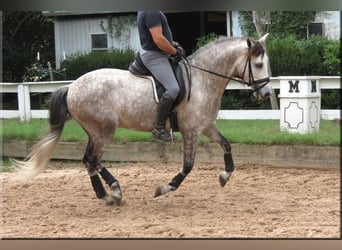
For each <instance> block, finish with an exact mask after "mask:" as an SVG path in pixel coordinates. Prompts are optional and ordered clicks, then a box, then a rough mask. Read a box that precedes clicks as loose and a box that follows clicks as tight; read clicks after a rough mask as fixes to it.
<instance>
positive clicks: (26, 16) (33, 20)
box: [3, 11, 54, 82]
mask: <svg viewBox="0 0 342 250" xmlns="http://www.w3.org/2000/svg"><path fill="white" fill-rule="evenodd" d="M37 52H39V53H40V59H41V60H40V63H41V64H44V65H46V63H47V62H48V61H50V62H52V61H54V30H53V23H52V21H51V20H48V19H47V18H46V17H45V16H43V15H42V14H41V12H34V11H4V12H3V81H8V82H21V81H23V75H24V74H25V72H26V70H27V68H29V67H30V66H31V65H32V64H33V63H34V62H37Z"/></svg>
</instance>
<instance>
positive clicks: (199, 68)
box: [182, 55, 270, 93]
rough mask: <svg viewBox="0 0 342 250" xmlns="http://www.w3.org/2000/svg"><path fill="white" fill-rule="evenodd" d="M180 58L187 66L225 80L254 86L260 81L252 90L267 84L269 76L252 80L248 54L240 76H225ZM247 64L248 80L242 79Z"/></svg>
mask: <svg viewBox="0 0 342 250" xmlns="http://www.w3.org/2000/svg"><path fill="white" fill-rule="evenodd" d="M182 59H183V60H184V61H185V64H186V65H187V66H188V67H192V68H195V69H198V70H201V71H204V72H206V73H209V74H211V75H215V76H218V77H222V78H224V79H227V80H234V81H237V82H240V83H242V84H246V85H247V86H248V87H254V86H256V85H259V84H261V83H262V84H261V85H260V86H258V87H256V88H253V92H255V91H258V90H259V89H261V88H263V87H264V86H265V85H266V84H268V83H269V82H270V78H269V77H266V78H262V79H259V80H254V75H253V71H252V65H251V56H250V55H248V57H247V60H246V63H245V66H244V69H243V72H242V74H241V76H226V75H222V74H220V73H217V72H214V71H211V70H207V69H204V68H201V67H198V66H196V65H193V64H190V63H189V61H188V60H187V59H186V58H185V57H184V58H182ZM247 66H248V82H246V81H245V80H243V78H244V75H245V73H246V69H247ZM253 92H252V93H253Z"/></svg>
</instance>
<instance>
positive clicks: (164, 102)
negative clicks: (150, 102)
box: [152, 95, 174, 141]
mask: <svg viewBox="0 0 342 250" xmlns="http://www.w3.org/2000/svg"><path fill="white" fill-rule="evenodd" d="M173 102H174V100H173V99H172V98H171V97H169V96H168V95H163V96H162V97H161V98H160V100H159V103H158V110H157V112H158V114H157V122H156V126H155V128H154V129H153V131H152V134H153V139H155V140H163V141H171V140H172V137H171V134H170V132H168V131H166V130H165V125H166V120H167V118H168V117H169V114H170V112H171V110H172V106H173Z"/></svg>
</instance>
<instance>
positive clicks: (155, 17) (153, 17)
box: [137, 11, 173, 51]
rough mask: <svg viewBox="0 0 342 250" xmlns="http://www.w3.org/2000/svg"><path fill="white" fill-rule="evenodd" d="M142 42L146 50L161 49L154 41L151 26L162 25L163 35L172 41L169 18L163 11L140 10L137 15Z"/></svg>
mask: <svg viewBox="0 0 342 250" xmlns="http://www.w3.org/2000/svg"><path fill="white" fill-rule="evenodd" d="M137 21H138V30H139V37H140V44H141V47H142V48H143V49H144V50H154V51H161V50H160V49H159V48H158V46H157V45H156V44H155V43H154V42H153V39H152V35H151V33H150V31H149V29H150V28H153V27H156V26H161V27H162V30H163V35H164V36H165V37H166V39H167V40H168V41H169V42H170V43H172V41H173V38H172V32H171V29H170V27H169V24H168V22H167V18H166V16H165V15H164V13H162V12H161V11H138V15H137Z"/></svg>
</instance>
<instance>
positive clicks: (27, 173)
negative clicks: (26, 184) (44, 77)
mask: <svg viewBox="0 0 342 250" xmlns="http://www.w3.org/2000/svg"><path fill="white" fill-rule="evenodd" d="M67 94H68V86H63V87H61V88H59V89H57V90H56V91H54V92H53V93H52V95H51V99H50V107H49V113H50V118H49V123H50V132H49V133H47V134H46V135H45V136H44V137H43V138H42V139H41V140H39V141H38V142H37V144H35V145H34V147H33V149H32V151H31V153H30V154H29V155H28V156H27V158H26V160H24V161H17V160H13V165H14V167H15V168H16V169H17V170H18V171H17V174H18V175H17V176H16V177H15V179H18V180H27V179H29V178H33V177H34V176H36V175H38V174H39V173H41V172H43V171H44V169H45V168H46V167H47V165H48V163H49V160H50V158H51V157H52V154H53V152H54V150H55V148H56V146H57V144H58V142H59V140H60V137H61V134H62V131H63V127H64V123H65V122H66V121H67V120H68V119H69V117H70V114H69V111H68V107H67V103H66V97H67Z"/></svg>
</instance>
